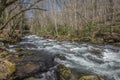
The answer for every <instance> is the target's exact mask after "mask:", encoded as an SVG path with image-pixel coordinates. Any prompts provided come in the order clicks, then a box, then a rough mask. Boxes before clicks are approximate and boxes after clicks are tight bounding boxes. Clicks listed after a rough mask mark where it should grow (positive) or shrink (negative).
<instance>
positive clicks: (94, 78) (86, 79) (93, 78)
mask: <svg viewBox="0 0 120 80" xmlns="http://www.w3.org/2000/svg"><path fill="white" fill-rule="evenodd" d="M79 80H104V79H102V78H101V77H99V76H94V75H88V76H83V77H81V78H80V79H79Z"/></svg>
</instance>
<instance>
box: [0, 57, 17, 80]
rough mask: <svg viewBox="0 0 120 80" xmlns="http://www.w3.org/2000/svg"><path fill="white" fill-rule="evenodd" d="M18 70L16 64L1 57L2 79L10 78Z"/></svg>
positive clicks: (0, 72) (0, 73)
mask: <svg viewBox="0 0 120 80" xmlns="http://www.w3.org/2000/svg"><path fill="white" fill-rule="evenodd" d="M15 71H16V65H15V64H14V63H11V62H9V61H8V60H5V59H0V80H8V79H9V80H10V77H11V76H12V75H13V73H14V72H15Z"/></svg>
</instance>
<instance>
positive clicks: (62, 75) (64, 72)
mask: <svg viewBox="0 0 120 80" xmlns="http://www.w3.org/2000/svg"><path fill="white" fill-rule="evenodd" d="M57 72H58V77H59V80H70V79H71V76H72V73H71V70H70V69H69V68H68V67H65V66H64V65H59V66H58V68H57Z"/></svg>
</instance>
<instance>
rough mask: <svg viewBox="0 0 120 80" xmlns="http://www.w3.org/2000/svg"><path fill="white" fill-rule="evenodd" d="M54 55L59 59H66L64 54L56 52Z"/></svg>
mask: <svg viewBox="0 0 120 80" xmlns="http://www.w3.org/2000/svg"><path fill="white" fill-rule="evenodd" d="M56 57H57V58H59V59H60V60H66V57H65V56H64V55H60V54H57V55H56Z"/></svg>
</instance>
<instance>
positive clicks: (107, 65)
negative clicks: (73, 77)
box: [9, 35, 120, 80]
mask: <svg viewBox="0 0 120 80" xmlns="http://www.w3.org/2000/svg"><path fill="white" fill-rule="evenodd" d="M15 46H22V47H23V48H24V49H26V50H35V51H43V50H44V51H46V52H47V54H50V55H56V54H60V55H63V56H65V57H66V60H60V59H59V58H56V59H55V60H56V62H58V63H61V64H64V65H65V66H67V67H69V68H71V69H73V70H75V72H76V74H77V75H80V74H95V75H100V76H103V77H106V78H107V80H120V47H115V46H111V45H102V46H100V45H91V44H87V43H76V42H69V41H61V42H60V41H57V40H52V39H44V38H43V37H38V36H36V35H30V36H26V37H24V38H23V39H22V41H21V42H19V43H17V44H15V45H10V46H9V51H11V52H15V49H14V48H13V47H15ZM46 74H48V72H47V73H46ZM40 80H42V79H40ZM43 80H44V79H43ZM53 80H54V79H53Z"/></svg>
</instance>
